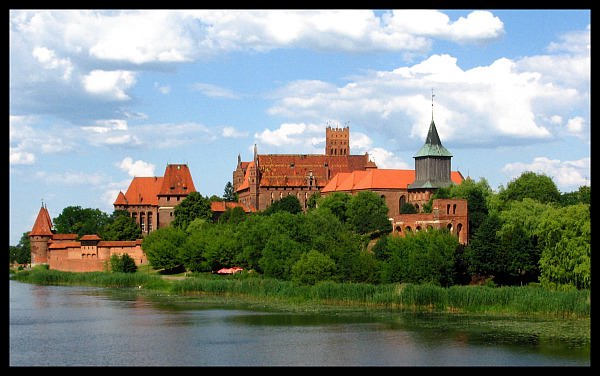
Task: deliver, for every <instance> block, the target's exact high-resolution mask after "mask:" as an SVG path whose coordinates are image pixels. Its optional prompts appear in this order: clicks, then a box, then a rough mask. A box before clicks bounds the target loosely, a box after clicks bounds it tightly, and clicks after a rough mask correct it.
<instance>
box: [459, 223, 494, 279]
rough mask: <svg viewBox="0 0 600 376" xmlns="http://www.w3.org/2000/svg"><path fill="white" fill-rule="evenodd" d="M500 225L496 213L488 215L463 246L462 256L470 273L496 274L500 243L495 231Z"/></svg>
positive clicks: (486, 275) (487, 275)
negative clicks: (467, 243)
mask: <svg viewBox="0 0 600 376" xmlns="http://www.w3.org/2000/svg"><path fill="white" fill-rule="evenodd" d="M500 226H501V223H500V219H499V217H498V215H497V214H495V213H492V214H490V215H488V216H487V217H486V218H485V220H484V221H483V222H482V223H481V226H479V228H478V229H477V231H476V232H475V234H474V235H473V237H472V239H471V242H470V243H469V245H468V246H467V247H466V248H465V251H464V254H463V256H464V259H465V262H466V264H467V269H468V271H469V273H471V275H476V276H482V277H492V276H494V275H496V274H498V271H499V269H500V268H499V266H498V262H499V254H500V243H499V241H498V237H497V235H496V233H497V232H498V230H499V229H500Z"/></svg>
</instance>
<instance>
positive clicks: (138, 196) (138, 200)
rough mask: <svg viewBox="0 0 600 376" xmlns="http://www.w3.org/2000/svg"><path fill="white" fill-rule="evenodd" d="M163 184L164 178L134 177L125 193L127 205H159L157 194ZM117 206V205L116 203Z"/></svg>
mask: <svg viewBox="0 0 600 376" xmlns="http://www.w3.org/2000/svg"><path fill="white" fill-rule="evenodd" d="M162 183H163V178H162V177H157V176H153V177H134V178H133V180H131V184H129V188H127V192H126V193H125V200H126V203H127V204H128V205H158V197H157V194H158V192H159V191H160V187H161V186H162ZM117 198H118V197H117ZM115 205H117V203H116V202H115Z"/></svg>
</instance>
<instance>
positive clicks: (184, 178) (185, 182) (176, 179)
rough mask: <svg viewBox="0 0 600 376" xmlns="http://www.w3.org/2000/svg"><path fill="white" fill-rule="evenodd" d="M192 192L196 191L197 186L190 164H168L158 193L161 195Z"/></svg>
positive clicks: (185, 194) (184, 194)
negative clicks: (195, 185)
mask: <svg viewBox="0 0 600 376" xmlns="http://www.w3.org/2000/svg"><path fill="white" fill-rule="evenodd" d="M191 192H196V188H195V187H194V181H193V180H192V174H191V173H190V169H189V168H188V166H187V165H186V164H170V165H167V168H166V169H165V175H164V177H163V182H162V186H161V188H160V191H159V192H157V194H158V195H160V196H173V195H183V196H187V195H189V194H190V193H191Z"/></svg>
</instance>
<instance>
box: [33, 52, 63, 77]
mask: <svg viewBox="0 0 600 376" xmlns="http://www.w3.org/2000/svg"><path fill="white" fill-rule="evenodd" d="M32 54H33V57H35V58H36V59H37V60H38V61H39V62H40V63H42V66H43V67H44V68H45V69H61V70H62V71H63V74H62V79H63V80H65V81H69V80H70V78H71V73H72V72H73V65H72V64H71V60H70V59H68V58H67V59H60V58H58V57H56V54H55V53H54V51H52V50H49V49H47V48H46V47H35V48H34V49H33V53H32Z"/></svg>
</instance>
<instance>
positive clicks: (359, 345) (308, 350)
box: [9, 280, 590, 367]
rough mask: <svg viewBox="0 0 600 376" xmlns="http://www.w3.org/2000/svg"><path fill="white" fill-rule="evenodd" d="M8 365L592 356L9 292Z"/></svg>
mask: <svg viewBox="0 0 600 376" xmlns="http://www.w3.org/2000/svg"><path fill="white" fill-rule="evenodd" d="M9 299H10V304H9V305H10V308H9V316H10V317H9V321H10V323H9V336H10V349H9V365H10V366H11V367H30V366H57V367H59V366H60V367H62V366H406V367H410V366H435V367H442V366H590V346H589V343H588V344H587V345H578V344H569V343H564V342H563V341H549V342H548V341H541V340H539V339H537V338H531V337H528V336H519V335H506V333H504V332H502V331H499V330H498V329H497V328H498V326H497V325H496V326H495V328H486V325H483V324H482V323H481V322H479V321H478V319H476V318H473V317H460V316H454V315H435V314H414V313H398V312H380V311H377V312H373V311H366V310H342V309H340V311H339V312H336V311H331V310H328V311H326V312H316V311H315V312H311V311H303V312H289V311H277V310H274V309H272V308H267V307H260V306H258V307H257V306H253V305H249V304H240V303H237V302H235V301H222V302H219V303H215V302H214V300H213V301H206V299H203V298H201V297H196V298H193V299H192V298H182V297H177V296H173V297H168V296H167V297H165V296H161V295H158V294H153V293H152V292H148V291H144V290H140V291H138V290H137V289H109V288H96V287H80V286H39V285H33V284H27V283H22V282H17V281H12V280H10V282H9Z"/></svg>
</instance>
